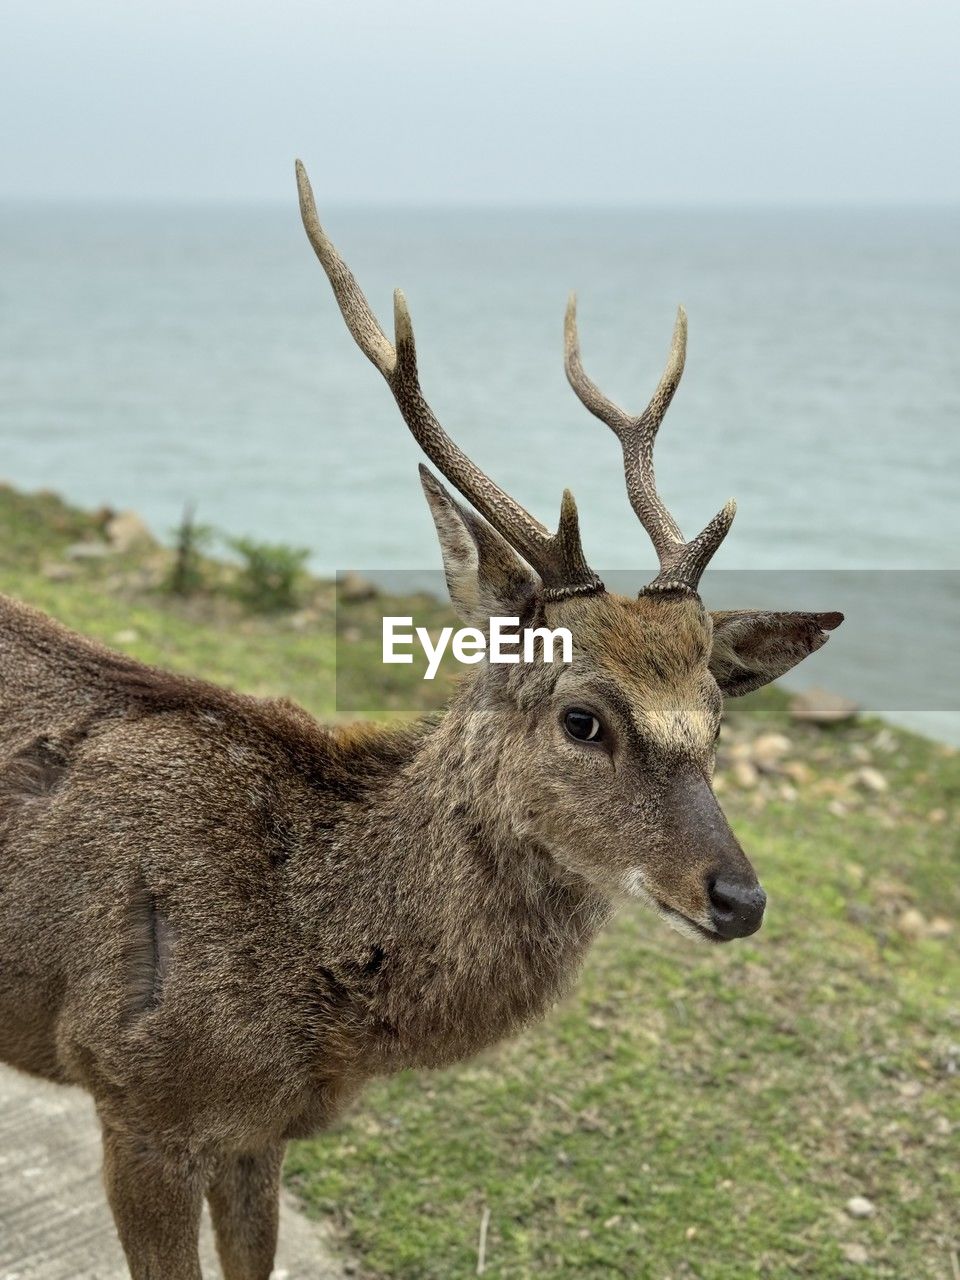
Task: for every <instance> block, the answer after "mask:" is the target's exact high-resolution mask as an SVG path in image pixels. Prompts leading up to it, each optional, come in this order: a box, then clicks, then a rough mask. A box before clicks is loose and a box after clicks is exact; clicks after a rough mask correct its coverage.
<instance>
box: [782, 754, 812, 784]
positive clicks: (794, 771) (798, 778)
mask: <svg viewBox="0 0 960 1280" xmlns="http://www.w3.org/2000/svg"><path fill="white" fill-rule="evenodd" d="M780 772H781V773H785V774H786V775H787V777H788V778H789V779H790V781H791V782H795V783H796V784H797V786H798V787H805V786H808V785H809V784H810V783H811V782H812V781H813V779H814V777H815V776H816V775H815V774H814V772H813V770H812V769H811V768H810V766H809V765H808V764H805V763H804V761H803V760H788V761H787V762H786V763H785V764H784V765H783V766H782V768H781V770H780Z"/></svg>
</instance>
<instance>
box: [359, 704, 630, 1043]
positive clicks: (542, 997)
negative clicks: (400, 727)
mask: <svg viewBox="0 0 960 1280" xmlns="http://www.w3.org/2000/svg"><path fill="white" fill-rule="evenodd" d="M471 683H472V682H471ZM497 724H498V720H497V715H496V712H495V710H489V711H488V710H485V709H484V706H483V703H482V699H477V698H476V697H475V696H472V695H471V691H470V689H469V688H467V689H465V690H464V691H463V693H462V694H461V696H460V697H458V698H457V699H455V700H454V703H453V705H452V706H451V708H450V710H449V711H448V713H447V715H446V716H445V717H444V718H443V719H442V720H441V721H440V722H439V724H438V725H436V726H435V727H434V728H432V729H431V730H430V731H428V732H427V733H426V734H425V735H424V736H423V737H422V738H420V739H419V741H418V742H417V743H416V744H415V746H413V747H412V749H411V754H410V757H409V759H408V760H407V761H406V763H405V764H403V765H402V766H401V767H399V768H398V769H397V771H396V773H395V774H394V775H393V777H392V779H391V781H390V783H389V784H388V785H387V786H386V787H385V788H383V789H382V790H381V792H380V793H379V794H378V796H377V798H376V799H375V800H374V801H372V802H371V803H370V805H369V807H368V808H367V810H366V812H365V814H364V818H363V824H362V826H363V835H362V841H363V848H364V849H366V850H367V851H368V856H369V855H372V857H371V858H369V860H367V862H366V866H367V875H368V878H369V879H370V881H371V883H370V885H369V895H370V898H373V899H376V900H377V901H379V902H380V903H381V904H382V906H381V908H380V912H381V921H380V923H381V932H382V933H383V941H381V942H380V943H378V946H379V948H380V949H381V951H382V952H383V954H384V957H385V959H384V962H383V966H382V971H381V972H380V973H379V974H378V983H377V986H376V994H375V996H374V997H373V999H372V1000H371V1004H370V1010H371V1014H372V1018H373V1024H374V1029H375V1030H377V1029H378V1028H379V1029H380V1031H382V1034H378V1035H377V1037H376V1046H375V1051H374V1056H375V1057H378V1056H379V1057H380V1058H382V1059H385V1060H386V1061H387V1062H388V1063H389V1065H390V1067H391V1068H392V1067H397V1066H408V1065H420V1066H423V1065H428V1066H436V1065H441V1064H442V1063H446V1062H450V1061H455V1060H457V1059H459V1058H462V1057H465V1056H467V1055H468V1054H470V1053H472V1052H474V1051H476V1050H477V1049H479V1048H482V1047H483V1046H484V1045H486V1044H489V1043H491V1042H493V1041H495V1040H498V1039H500V1038H501V1037H503V1036H505V1035H507V1034H508V1033H509V1032H510V1031H512V1030H515V1029H516V1028H517V1027H518V1026H520V1025H522V1024H524V1023H526V1022H529V1021H532V1020H533V1019H535V1018H537V1017H538V1016H540V1014H542V1013H544V1012H546V1010H547V1009H548V1008H549V1007H550V1006H551V1005H552V1004H553V1003H554V1002H555V1001H556V1000H557V999H558V998H559V996H560V995H562V994H563V993H564V991H565V990H566V989H567V988H568V986H569V984H570V983H571V982H572V980H573V978H574V976H575V975H576V972H577V969H578V967H579V964H580V962H581V960H582V959H583V956H584V954H585V952H586V950H587V948H588V946H589V944H590V942H591V941H592V940H593V938H594V936H595V935H596V933H597V930H598V929H599V928H600V926H601V925H602V924H603V923H604V922H605V920H606V919H607V918H608V916H609V914H610V910H611V908H610V904H609V903H608V901H607V900H606V899H604V898H603V897H601V896H600V895H599V894H598V893H597V892H596V891H595V890H594V889H592V888H591V887H590V886H589V885H588V884H587V883H586V882H585V881H583V880H582V879H580V878H579V877H576V876H573V875H572V874H570V873H568V872H565V871H564V870H563V869H562V868H561V867H560V866H559V865H558V864H557V863H556V862H555V860H554V859H553V857H552V856H551V855H550V853H549V851H548V850H547V849H545V848H542V847H540V846H538V845H537V844H535V843H532V842H531V841H530V840H529V839H525V838H524V837H523V836H522V834H520V833H519V832H517V831H516V829H515V827H514V825H513V823H512V822H511V818H510V814H509V812H508V811H507V810H506V807H505V805H504V791H503V788H502V786H501V771H502V770H503V769H504V768H506V767H508V766H507V765H506V764H505V762H504V761H503V759H502V758H501V756H500V754H499V752H498V749H497V748H498V736H497ZM357 834H358V835H359V834H360V833H359V832H358V833H357ZM352 843H353V847H354V848H357V844H356V843H355V838H354V841H352Z"/></svg>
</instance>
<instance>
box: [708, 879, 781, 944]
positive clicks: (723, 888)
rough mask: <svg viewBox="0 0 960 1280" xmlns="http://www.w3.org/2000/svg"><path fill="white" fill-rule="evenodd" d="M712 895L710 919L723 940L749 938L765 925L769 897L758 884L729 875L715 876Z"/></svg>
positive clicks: (709, 884)
mask: <svg viewBox="0 0 960 1280" xmlns="http://www.w3.org/2000/svg"><path fill="white" fill-rule="evenodd" d="M707 888H708V890H709V893H710V920H711V923H712V924H713V927H714V928H715V929H716V931H717V933H719V935H720V937H721V938H747V937H749V936H750V934H751V933H756V932H757V930H758V929H759V928H760V925H761V924H762V923H763V909H764V907H765V906H766V905H767V895H766V894H765V893H764V891H763V890H762V889H761V887H760V885H759V884H757V882H756V880H754V881H752V883H749V884H747V883H744V882H743V881H741V880H734V879H730V878H727V877H726V876H713V877H712V878H711V879H710V881H709V883H708V886H707Z"/></svg>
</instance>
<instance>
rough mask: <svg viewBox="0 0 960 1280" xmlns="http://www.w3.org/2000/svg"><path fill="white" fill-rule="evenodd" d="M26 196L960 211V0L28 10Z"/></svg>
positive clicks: (476, 1) (135, 5)
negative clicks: (931, 206)
mask: <svg viewBox="0 0 960 1280" xmlns="http://www.w3.org/2000/svg"><path fill="white" fill-rule="evenodd" d="M0 19H2V31H3V37H2V42H0V116H2V119H3V122H4V123H3V129H2V135H0V200H6V199H16V200H22V199H27V200H34V199H56V200H59V199H64V198H66V199H70V200H114V199H117V198H123V199H133V200H155V199H160V200H177V201H180V200H188V201H195V200H203V201H206V200H210V199H230V200H244V201H248V200H249V201H274V200H276V201H285V202H289V200H290V193H291V176H290V175H291V166H292V161H293V157H294V156H295V155H298V154H299V155H301V156H302V157H303V159H304V160H305V161H306V162H307V164H308V167H309V169H310V171H311V174H313V175H314V180H315V183H316V184H317V185H318V186H319V187H320V188H322V192H323V198H324V201H325V202H326V203H328V204H329V203H332V202H350V203H354V202H356V203H367V202H376V203H382V204H391V203H415V204H420V203H423V204H434V203H471V204H475V203H525V204H531V203H533V204H536V203H545V204H565V205H571V204H573V205H576V204H586V203H600V204H658V205H664V204H667V205H675V204H705V203H706V204H710V203H717V202H721V203H738V204H739V203H751V204H752V203H763V204H771V203H772V204H783V203H789V204H793V203H797V202H801V203H817V204H823V203H828V204H838V203H839V204H849V203H877V202H880V203H916V202H922V203H928V202H937V203H943V202H956V201H957V200H958V199H960V164H958V159H957V158H958V156H960V90H958V84H960V76H958V73H957V60H958V50H960V6H958V5H957V3H956V0H659V2H658V3H648V2H647V0H577V2H576V3H574V2H573V0H539V2H537V3H534V2H532V0H341V2H340V3H331V2H330V0H312V2H311V0H256V2H255V0H163V3H160V4H148V3H147V2H146V0H88V2H87V3H84V0H3V3H2V6H0Z"/></svg>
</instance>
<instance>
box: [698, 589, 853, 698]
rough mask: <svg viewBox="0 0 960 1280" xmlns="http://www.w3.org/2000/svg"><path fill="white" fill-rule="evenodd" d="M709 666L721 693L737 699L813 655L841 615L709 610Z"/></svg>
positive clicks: (840, 618) (825, 640) (839, 620)
mask: <svg viewBox="0 0 960 1280" xmlns="http://www.w3.org/2000/svg"><path fill="white" fill-rule="evenodd" d="M710 616H711V617H712V618H713V649H712V651H711V654H710V670H711V672H712V673H713V677H714V679H715V680H716V682H717V684H718V685H719V686H720V690H721V692H722V693H724V694H726V695H727V697H730V698H738V697H739V696H740V695H741V694H743V693H752V691H753V690H754V689H759V688H760V686H761V685H764V684H769V683H770V681H771V680H776V679H777V677H778V676H782V675H783V674H784V673H785V672H787V671H789V670H790V668H791V667H795V666H796V665H797V663H798V662H802V661H803V659H804V658H806V657H807V655H808V654H811V653H815V652H816V650H817V649H819V648H820V647H821V646H822V645H825V644H826V642H827V632H828V631H833V630H834V629H835V628H836V627H839V625H840V623H841V622H842V621H843V614H842V613H760V612H751V611H746V610H744V611H742V612H737V611H731V612H724V613H713V614H711V615H710Z"/></svg>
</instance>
